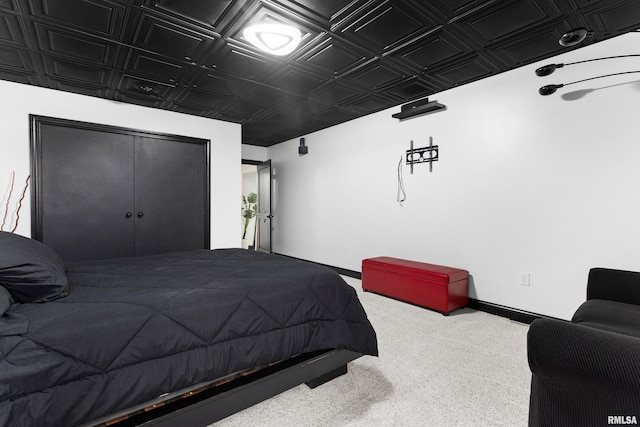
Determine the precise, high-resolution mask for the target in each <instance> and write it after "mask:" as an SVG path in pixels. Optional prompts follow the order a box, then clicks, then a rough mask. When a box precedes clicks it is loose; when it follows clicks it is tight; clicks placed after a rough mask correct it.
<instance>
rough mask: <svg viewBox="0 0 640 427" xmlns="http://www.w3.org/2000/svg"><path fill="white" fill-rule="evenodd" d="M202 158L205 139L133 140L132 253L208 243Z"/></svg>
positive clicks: (203, 160) (183, 249)
mask: <svg viewBox="0 0 640 427" xmlns="http://www.w3.org/2000/svg"><path fill="white" fill-rule="evenodd" d="M207 158H208V155H207V146H206V145H204V144H194V143H188V142H181V141H178V140H172V139H169V138H152V137H138V138H137V139H136V153H135V170H136V179H135V195H136V196H135V197H136V202H135V206H136V212H135V215H136V229H135V247H136V255H152V254H158V253H166V252H172V251H185V250H193V249H202V248H203V247H207V248H208V247H209V245H210V243H209V242H208V241H205V239H208V235H209V233H208V232H205V225H206V222H207V221H208V216H207V207H208V205H209V201H208V198H207V197H206V195H207V194H208V191H207V189H208V186H207V182H208V176H207V165H206V162H205V159H207Z"/></svg>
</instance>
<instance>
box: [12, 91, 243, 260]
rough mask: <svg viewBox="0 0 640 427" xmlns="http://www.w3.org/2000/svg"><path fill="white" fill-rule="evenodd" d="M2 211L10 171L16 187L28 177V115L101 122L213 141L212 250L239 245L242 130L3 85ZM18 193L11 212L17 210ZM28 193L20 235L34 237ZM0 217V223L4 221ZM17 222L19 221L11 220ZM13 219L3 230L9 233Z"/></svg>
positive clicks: (180, 115)
mask: <svg viewBox="0 0 640 427" xmlns="http://www.w3.org/2000/svg"><path fill="white" fill-rule="evenodd" d="M0 101H1V102H0V117H2V119H1V120H2V136H1V137H0V153H1V154H0V202H1V204H0V206H1V207H2V208H1V209H0V213H1V214H2V215H3V214H4V211H5V203H6V201H7V196H8V189H9V181H10V176H11V171H15V172H16V189H19V190H20V191H21V190H22V188H23V182H24V180H25V179H26V177H27V176H28V175H29V174H30V157H29V114H35V115H42V116H50V117H58V118H64V119H71V120H78V121H84V122H92V123H102V124H108V125H113V126H121V127H126V128H134V129H141V130H145V131H150V132H159V133H168V134H176V135H185V136H191V137H197V138H206V139H209V140H211V247H212V248H220V247H239V246H240V237H241V236H240V235H239V233H238V229H237V227H234V226H230V225H231V224H237V223H238V211H239V207H240V206H239V205H240V201H239V199H240V194H241V191H242V174H241V157H240V156H241V126H240V125H238V124H233V123H227V122H221V121H217V120H211V119H205V118H201V117H195V116H190V115H186V114H179V113H174V112H169V111H163V110H158V109H152V108H145V107H139V106H134V105H128V104H124V103H119V102H114V101H107V100H102V99H97V98H92V97H87V96H82V95H75V94H71V93H66V92H61V91H55V90H49V89H42V88H37V87H31V86H27V85H22V84H16V83H10V82H5V81H0ZM14 202H17V195H16V191H15V190H14V194H13V197H12V198H11V206H10V209H9V211H10V213H13V212H15V210H16V208H17V206H16V205H14ZM30 213H31V205H30V193H27V197H26V198H25V200H24V203H23V206H22V209H21V210H20V217H21V219H20V222H19V224H18V229H17V230H16V233H18V234H21V235H24V236H30V234H31V222H30V221H31V215H30ZM2 215H0V222H1V217H2ZM12 221H13V222H12V224H15V218H13V219H12ZM9 223H10V220H9V219H7V224H6V225H5V227H4V230H5V231H7V230H8V229H9Z"/></svg>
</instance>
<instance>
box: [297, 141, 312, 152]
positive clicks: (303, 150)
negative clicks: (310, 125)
mask: <svg viewBox="0 0 640 427" xmlns="http://www.w3.org/2000/svg"><path fill="white" fill-rule="evenodd" d="M308 152H309V147H307V146H306V145H304V138H300V146H299V147H298V154H300V155H301V156H302V155H304V154H307V153H308Z"/></svg>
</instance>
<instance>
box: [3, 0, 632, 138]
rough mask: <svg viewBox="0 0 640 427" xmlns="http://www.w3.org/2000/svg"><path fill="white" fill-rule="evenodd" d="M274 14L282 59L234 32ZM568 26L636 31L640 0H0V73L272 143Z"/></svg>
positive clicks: (489, 64)
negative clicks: (286, 43) (284, 45)
mask: <svg viewBox="0 0 640 427" xmlns="http://www.w3.org/2000/svg"><path fill="white" fill-rule="evenodd" d="M273 21H276V22H284V23H289V24H292V25H294V26H296V27H297V28H299V29H300V30H301V31H302V34H303V39H302V43H301V44H300V46H299V48H298V49H297V50H296V51H294V52H293V53H292V54H291V55H288V56H286V57H275V56H269V55H267V54H264V53H261V52H260V51H258V50H257V49H255V48H254V47H252V46H251V45H249V44H248V43H247V42H246V41H245V40H244V39H243V37H242V30H243V28H244V27H245V26H247V25H249V24H253V23H257V22H273ZM576 27H586V28H588V29H590V30H595V31H604V30H608V31H613V30H631V29H635V28H638V27H640V1H637V0H624V1H621V0H617V1H614V0H599V1H598V0H429V1H423V0H404V1H400V0H398V1H396V0H352V1H345V0H248V1H238V0H217V1H214V0H160V1H148V0H0V79H4V80H10V81H14V82H20V83H26V84H31V85H36V86H41V87H47V88H52V89H58V90H63V91H68V92H75V93H81V94H85V95H89V96H95V97H100V98H106V99H113V100H118V101H122V102H128V103H132V104H138V105H144V106H148V107H153V108H160V109H165V110H171V111H179V112H182V113H187V114H193V115H197V116H202V117H210V118H213V119H219V120H225V121H231V122H236V123H241V124H242V134H243V137H242V139H243V143H245V144H252V145H258V146H269V145H273V144H276V143H279V142H282V141H284V140H287V139H290V138H295V137H298V136H303V135H305V134H307V133H310V132H313V131H316V130H319V129H323V128H326V127H328V126H331V125H334V124H338V123H342V122H345V121H347V120H351V119H353V118H356V117H359V116H363V115H366V114H369V113H372V112H375V111H379V110H382V109H385V108H389V107H392V106H395V105H399V104H403V103H405V102H408V101H411V100H415V99H417V98H421V97H425V96H428V95H431V94H434V93H437V92H440V91H443V90H446V89H448V88H451V87H454V86H459V85H462V84H466V83H470V82H473V81H476V80H478V79H482V78H485V77H488V76H491V75H494V74H497V73H500V72H503V71H506V70H510V69H513V68H516V67H519V66H522V65H526V64H529V63H532V62H535V61H538V60H542V59H544V58H547V57H550V56H553V55H557V54H559V53H561V52H563V51H565V50H567V48H563V47H561V46H560V45H559V44H558V39H559V38H560V36H561V35H562V34H563V33H564V32H566V31H568V30H570V29H573V28H576ZM639 37H640V36H639ZM605 38H607V37H606V36H594V37H590V38H588V39H587V40H586V41H585V42H583V43H582V44H581V46H584V45H587V44H590V43H594V42H597V41H601V40H604V39H605ZM532 78H533V77H532Z"/></svg>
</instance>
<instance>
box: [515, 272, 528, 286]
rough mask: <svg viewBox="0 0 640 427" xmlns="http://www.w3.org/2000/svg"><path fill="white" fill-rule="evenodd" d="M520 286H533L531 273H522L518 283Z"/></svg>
mask: <svg viewBox="0 0 640 427" xmlns="http://www.w3.org/2000/svg"><path fill="white" fill-rule="evenodd" d="M518 283H519V284H520V286H530V285H531V273H529V272H520V281H519V282H518Z"/></svg>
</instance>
